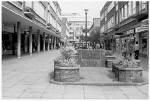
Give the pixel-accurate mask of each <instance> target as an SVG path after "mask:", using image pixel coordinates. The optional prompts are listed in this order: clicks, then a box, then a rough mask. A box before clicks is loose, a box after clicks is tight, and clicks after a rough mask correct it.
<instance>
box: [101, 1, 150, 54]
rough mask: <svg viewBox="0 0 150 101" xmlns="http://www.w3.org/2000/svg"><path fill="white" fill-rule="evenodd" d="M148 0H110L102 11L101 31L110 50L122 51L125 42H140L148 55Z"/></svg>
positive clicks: (141, 52) (142, 50)
mask: <svg viewBox="0 0 150 101" xmlns="http://www.w3.org/2000/svg"><path fill="white" fill-rule="evenodd" d="M148 6H149V2H148V1H108V2H106V4H105V5H104V7H103V8H102V10H101V11H100V16H101V21H100V25H101V26H100V33H103V34H104V37H103V41H104V43H105V48H106V49H108V50H115V51H121V50H122V49H123V47H125V46H124V43H127V42H129V41H131V40H133V41H134V43H135V42H138V44H139V46H140V54H141V55H146V56H148V40H149V39H148V36H149V32H148V28H149V26H148V23H149V21H148V11H149V9H148Z"/></svg>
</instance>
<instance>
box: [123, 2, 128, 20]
mask: <svg viewBox="0 0 150 101" xmlns="http://www.w3.org/2000/svg"><path fill="white" fill-rule="evenodd" d="M127 17H128V12H127V4H126V5H125V6H124V18H125V19H126V18H127Z"/></svg>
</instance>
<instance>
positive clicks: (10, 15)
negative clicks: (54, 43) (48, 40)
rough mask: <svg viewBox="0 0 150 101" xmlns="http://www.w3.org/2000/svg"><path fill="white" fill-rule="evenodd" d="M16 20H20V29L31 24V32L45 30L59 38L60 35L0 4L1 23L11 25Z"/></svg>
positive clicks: (27, 27)
mask: <svg viewBox="0 0 150 101" xmlns="http://www.w3.org/2000/svg"><path fill="white" fill-rule="evenodd" d="M17 22H21V31H25V30H28V29H29V26H32V27H33V32H37V30H38V29H39V30H40V32H45V33H46V34H49V35H53V36H55V37H58V38H60V35H57V34H56V33H54V32H53V31H51V30H48V29H46V28H45V27H43V26H41V25H39V24H38V23H36V22H35V21H32V20H30V19H29V18H26V17H24V16H23V15H20V14H17V13H16V12H14V11H13V10H11V9H9V8H7V7H5V6H2V23H3V24H7V25H13V24H16V23H17Z"/></svg>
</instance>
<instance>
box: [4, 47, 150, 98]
mask: <svg viewBox="0 0 150 101" xmlns="http://www.w3.org/2000/svg"><path fill="white" fill-rule="evenodd" d="M57 55H59V52H58V51H57V50H53V51H47V52H40V53H39V54H33V55H32V56H27V55H26V56H22V58H21V59H16V58H11V59H4V60H3V61H2V98H6V99H8V98H30V99H31V98H32V99H35V98H42V99H44V98H54V99H59V98H61V99H63V98H64V99H65V98H75V99H88V98H94V99H98V98H103V99H113V98H115V99H137V98H139V99H147V98H148V84H146V85H141V86H94V85H90V86H89V85H58V84H54V83H49V80H50V75H49V74H50V72H52V71H53V70H54V66H53V59H54V58H55V57H56V56H57ZM89 68H90V67H89ZM95 76H96V75H95ZM70 91H71V93H70Z"/></svg>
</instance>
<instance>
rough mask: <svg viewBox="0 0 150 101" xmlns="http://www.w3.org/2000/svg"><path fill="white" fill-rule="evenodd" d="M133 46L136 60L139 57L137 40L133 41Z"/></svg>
mask: <svg viewBox="0 0 150 101" xmlns="http://www.w3.org/2000/svg"><path fill="white" fill-rule="evenodd" d="M134 48H135V51H134V52H135V55H134V56H135V59H137V60H138V59H139V44H138V42H136V43H135V46H134Z"/></svg>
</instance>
